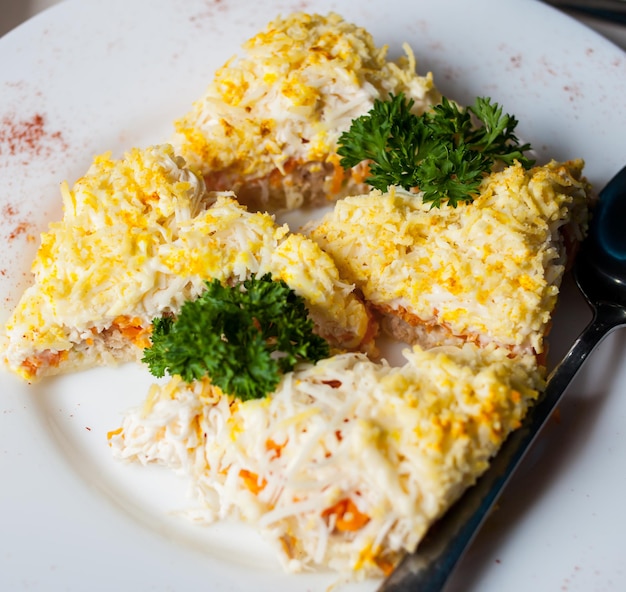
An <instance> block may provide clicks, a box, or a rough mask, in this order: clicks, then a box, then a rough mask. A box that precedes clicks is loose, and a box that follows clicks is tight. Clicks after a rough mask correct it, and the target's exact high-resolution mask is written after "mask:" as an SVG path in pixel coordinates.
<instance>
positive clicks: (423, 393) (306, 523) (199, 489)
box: [109, 344, 543, 577]
mask: <svg viewBox="0 0 626 592" xmlns="http://www.w3.org/2000/svg"><path fill="white" fill-rule="evenodd" d="M404 355H405V357H406V363H405V364H404V365H403V366H400V367H391V366H389V365H387V364H385V363H382V364H376V363H373V362H372V361H370V360H368V359H367V358H366V357H365V356H364V355H363V354H355V353H348V354H342V355H336V356H333V357H331V358H328V359H326V360H323V361H321V362H318V363H317V364H316V365H314V366H313V365H301V366H299V367H297V368H296V370H295V371H294V372H291V373H288V374H286V375H285V376H284V377H283V380H282V382H281V383H280V385H279V387H278V388H277V390H276V392H274V393H273V394H271V395H270V396H269V397H268V398H267V399H261V400H254V401H246V402H240V401H237V400H233V399H232V398H230V397H227V396H225V395H224V394H222V392H221V391H220V390H219V388H217V387H214V386H213V385H211V384H210V382H209V381H208V380H204V381H197V382H195V383H192V384H186V383H184V382H183V381H182V380H181V379H180V378H179V377H174V378H172V379H171V380H170V381H168V382H166V383H164V384H160V385H153V386H152V387H151V390H150V392H149V395H148V397H147V399H146V401H145V403H144V405H143V406H142V407H139V408H136V409H132V410H130V411H129V412H128V413H127V414H126V415H125V417H124V419H123V422H122V426H121V427H120V429H117V430H115V431H113V432H111V433H110V434H109V443H110V446H111V448H112V451H113V454H114V456H115V457H116V458H119V459H124V460H126V461H129V462H139V463H142V464H148V463H160V464H162V465H165V466H167V467H169V468H171V469H174V470H175V471H177V472H179V473H181V474H183V475H185V476H186V477H188V478H189V479H190V480H191V483H192V485H193V491H194V495H195V497H196V498H197V500H198V502H199V509H196V510H194V511H193V512H192V514H193V516H194V519H202V520H206V521H208V522H210V521H213V520H218V519H225V518H234V519H242V520H245V521H248V522H250V523H252V524H254V525H255V526H256V527H258V528H259V530H260V531H261V533H262V534H263V536H264V537H266V538H267V540H268V541H270V542H271V544H272V545H273V546H274V547H275V548H276V549H277V551H278V554H279V556H280V558H281V560H282V562H283V565H284V567H285V568H286V569H287V570H290V571H300V570H305V569H310V568H311V567H315V566H325V567H330V568H331V569H335V570H337V571H340V572H354V573H352V575H353V576H356V577H358V576H359V575H360V576H370V575H381V574H383V573H388V572H389V570H390V569H391V568H392V567H393V565H395V563H396V562H397V560H398V559H399V557H400V556H401V554H402V553H403V552H404V551H411V550H413V549H414V548H415V546H416V545H417V543H418V542H419V540H420V539H421V538H422V536H423V535H424V534H425V532H426V530H427V529H428V527H429V526H430V525H431V524H432V523H433V522H434V521H435V520H436V519H437V518H438V517H439V516H441V515H442V513H443V512H445V510H446V509H447V508H448V507H449V506H450V505H451V504H452V503H453V502H454V501H455V500H456V499H457V498H458V497H459V496H460V494H461V493H462V492H463V491H464V489H465V488H466V487H468V486H469V485H471V484H472V483H473V482H474V480H475V479H476V478H477V477H478V476H479V475H480V474H481V473H482V472H483V471H484V470H485V469H486V468H487V466H488V463H489V459H490V457H491V456H492V455H493V454H494V453H495V452H496V451H497V449H498V447H499V446H500V444H501V443H502V442H503V440H504V439H505V438H506V436H507V435H508V434H509V432H511V431H512V430H513V429H515V428H517V427H518V426H519V424H520V421H521V419H522V417H523V416H524V414H525V412H526V409H527V407H528V405H529V404H532V402H533V401H534V400H535V398H536V397H537V394H538V389H540V388H541V387H542V384H543V383H542V379H541V372H540V370H539V369H538V368H537V364H536V359H535V357H534V356H532V355H527V356H519V357H516V358H515V359H511V358H510V356H509V355H508V352H507V351H506V350H505V349H503V348H498V347H495V346H488V347H486V348H479V347H478V346H476V345H474V344H465V345H464V346H463V347H443V348H435V349H431V350H422V349H421V348H419V347H417V346H416V347H414V348H413V349H412V350H407V351H406V352H405V354H404Z"/></svg>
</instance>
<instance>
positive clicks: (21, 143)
mask: <svg viewBox="0 0 626 592" xmlns="http://www.w3.org/2000/svg"><path fill="white" fill-rule="evenodd" d="M65 148H67V144H66V143H65V140H64V139H63V135H62V134H61V132H59V131H55V132H50V131H49V130H48V129H47V128H46V119H45V117H44V115H42V114H40V113H35V114H34V115H33V116H32V117H30V118H28V119H16V118H14V117H11V116H9V115H5V116H4V117H3V118H2V121H1V122H0V154H10V155H12V156H15V155H28V156H50V155H51V154H53V153H54V152H56V151H58V150H60V149H61V150H62V149H65Z"/></svg>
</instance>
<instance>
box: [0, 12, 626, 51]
mask: <svg viewBox="0 0 626 592" xmlns="http://www.w3.org/2000/svg"><path fill="white" fill-rule="evenodd" d="M63 1H65V0H0V37H1V36H2V35H4V34H5V33H7V32H9V31H10V30H11V29H13V28H15V27H17V26H18V25H19V24H20V23H22V22H24V21H25V20H27V19H29V18H30V17H32V16H34V15H36V14H37V13H39V12H41V11H42V10H45V9H47V8H50V7H51V6H54V5H55V4H58V3H59V2H63ZM84 1H86V2H89V1H92V2H93V1H98V0H84ZM100 1H106V0H100ZM519 1H520V2H522V1H528V0H519ZM549 3H550V4H554V5H558V6H559V7H560V8H562V9H563V10H564V11H565V12H567V13H568V14H570V15H572V16H574V17H575V18H578V19H579V20H581V21H583V22H584V23H585V24H587V25H588V26H590V27H591V28H593V29H595V30H596V31H598V32H599V33H601V34H602V35H604V36H605V37H607V38H608V39H610V40H611V41H613V42H614V43H616V44H617V45H619V46H620V47H622V48H623V49H626V25H625V24H620V22H618V21H617V20H613V21H611V20H607V19H600V18H597V17H594V16H590V15H589V14H587V13H585V12H582V11H580V10H574V9H573V8H572V7H575V6H579V7H580V5H589V6H591V7H592V10H596V9H599V8H604V7H607V6H608V7H609V8H615V7H616V8H617V10H619V12H620V13H621V15H622V23H623V22H624V18H625V17H626V0H549Z"/></svg>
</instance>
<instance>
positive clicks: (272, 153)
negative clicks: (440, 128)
mask: <svg viewBox="0 0 626 592" xmlns="http://www.w3.org/2000/svg"><path fill="white" fill-rule="evenodd" d="M404 48H405V51H406V54H407V55H406V57H403V58H400V59H399V60H397V61H388V60H387V59H386V53H387V48H386V47H380V48H379V47H376V45H375V44H374V41H373V38H372V36H371V35H370V33H368V32H367V31H366V30H365V29H363V28H361V27H358V26H356V25H354V24H352V23H349V22H346V21H345V20H343V19H342V18H341V17H340V16H339V15H337V14H334V13H331V14H329V15H327V16H322V15H318V14H306V13H293V14H290V15H289V16H287V17H284V18H277V19H276V20H274V21H272V22H271V23H269V25H268V26H267V28H266V29H265V30H264V31H262V32H260V33H259V34H258V35H256V36H254V37H253V38H251V39H249V40H248V41H247V42H246V43H245V44H244V46H243V49H244V53H243V55H241V56H233V57H232V58H231V59H230V60H228V61H227V62H226V63H225V64H224V66H223V67H222V68H220V69H219V70H218V71H217V72H216V74H215V77H214V80H213V81H212V82H211V84H210V85H209V87H208V89H207V90H206V92H205V94H204V96H203V97H201V98H200V99H199V100H197V101H196V102H195V103H194V104H193V107H192V109H191V110H190V112H189V113H187V114H186V115H185V116H184V117H182V118H181V119H179V120H178V121H177V122H176V123H175V127H176V134H175V136H174V138H173V140H172V142H173V144H174V145H175V146H176V148H177V150H178V151H179V152H180V153H181V154H182V155H183V156H184V157H185V159H186V160H187V161H188V162H189V163H190V165H191V166H192V168H194V170H197V171H199V173H200V174H202V175H205V176H207V179H208V180H210V181H209V186H210V188H213V186H212V184H213V183H216V184H217V187H216V188H223V187H224V186H225V185H226V186H229V187H231V188H232V183H233V179H238V180H241V178H245V177H249V178H259V177H265V176H267V175H269V174H270V173H272V172H273V171H276V172H278V173H279V174H278V176H277V177H276V178H272V179H269V182H270V183H272V182H277V179H279V178H280V177H281V176H283V175H286V174H287V173H288V172H289V171H290V170H291V169H292V168H293V167H294V166H298V165H302V164H303V163H308V162H318V163H324V162H329V161H330V162H333V163H334V164H335V165H336V166H337V167H338V160H339V159H338V157H337V154H336V147H337V139H338V138H339V135H340V134H341V132H342V131H344V130H347V129H348V128H349V127H350V123H351V121H352V120H353V119H354V118H356V117H358V116H360V115H363V114H365V113H367V112H368V111H369V110H370V109H371V108H372V106H373V103H374V100H375V99H377V98H382V99H386V98H388V96H389V93H394V94H398V93H400V92H404V93H405V95H406V96H407V97H410V98H413V99H414V100H415V107H414V109H415V110H416V112H418V113H421V112H423V111H424V110H425V109H426V108H427V107H429V106H430V105H431V104H433V103H436V102H438V101H439V100H440V95H439V93H438V92H437V91H436V89H435V88H434V85H433V80H432V75H431V74H428V75H426V76H419V75H417V74H416V72H415V58H414V56H413V53H412V51H411V49H410V47H409V46H408V45H405V46H404ZM218 173H222V174H223V178H221V179H220V175H219V174H218ZM229 183H230V185H229ZM328 189H329V191H330V187H329V188H328ZM335 189H336V191H335V193H337V191H338V190H339V187H335ZM291 190H292V192H293V193H294V196H292V198H291V199H292V201H291V203H288V204H287V205H288V207H289V208H292V207H296V206H298V205H300V203H301V202H300V201H299V200H298V198H297V196H296V194H297V193H298V187H292V188H291Z"/></svg>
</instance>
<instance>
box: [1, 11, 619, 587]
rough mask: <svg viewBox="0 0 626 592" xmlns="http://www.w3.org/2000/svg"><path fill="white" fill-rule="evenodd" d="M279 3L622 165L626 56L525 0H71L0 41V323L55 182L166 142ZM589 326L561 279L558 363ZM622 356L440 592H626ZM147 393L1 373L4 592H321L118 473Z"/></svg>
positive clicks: (609, 169) (572, 404)
mask: <svg viewBox="0 0 626 592" xmlns="http://www.w3.org/2000/svg"><path fill="white" fill-rule="evenodd" d="M293 9H305V10H309V11H312V10H317V11H320V12H325V11H326V10H328V9H334V10H336V11H337V12H340V13H341V14H343V15H344V16H345V17H346V18H348V19H350V20H353V21H355V22H357V23H359V24H361V25H363V26H365V27H367V28H368V29H369V30H370V31H371V32H372V33H373V34H374V36H375V38H376V40H377V42H378V43H380V44H382V43H388V44H389V45H390V53H391V54H392V55H395V54H398V53H399V51H400V50H399V46H400V44H401V43H402V42H403V41H405V40H406V41H408V42H409V43H410V44H411V45H412V46H413V48H414V49H415V51H416V54H417V55H418V57H419V70H420V71H422V72H424V71H426V70H428V69H430V70H432V71H433V72H434V75H435V80H436V82H437V84H438V85H439V87H440V88H441V89H442V90H444V91H445V92H446V93H448V94H450V95H451V96H454V97H455V98H457V99H459V100H461V101H470V100H472V99H473V98H474V97H475V96H477V95H489V96H491V97H493V98H494V99H496V100H497V101H499V102H501V103H502V104H503V105H504V106H505V109H506V110H507V111H508V112H512V113H514V114H515V115H516V116H517V117H518V118H519V119H520V121H521V123H520V127H519V132H520V134H521V135H522V136H523V138H524V140H528V141H530V142H532V144H533V145H534V146H535V148H536V149H537V151H538V152H539V155H540V157H541V158H548V157H554V158H558V159H565V158H570V157H577V156H582V157H584V158H585V159H586V162H587V174H588V176H589V178H590V180H591V181H592V182H593V183H594V184H595V185H596V186H597V187H598V188H600V187H601V186H602V185H603V183H604V182H605V181H606V180H607V179H608V178H609V177H610V176H611V175H612V174H613V173H614V172H616V171H617V170H618V169H619V168H620V167H621V166H622V165H623V164H624V163H626V141H625V138H626V109H624V103H625V99H624V97H626V55H625V54H624V53H623V52H622V51H621V50H620V49H618V48H617V47H616V46H614V45H612V44H611V43H609V42H608V41H606V40H605V39H603V38H601V37H600V36H599V35H597V34H596V33H594V32H592V31H590V30H589V29H587V28H585V27H583V26H582V25H580V24H579V23H577V22H575V21H573V20H571V19H569V18H568V17H565V16H563V15H562V14H560V13H558V12H557V11H555V10H553V9H551V8H548V7H546V6H544V5H541V4H539V3H536V2H534V1H531V0H473V2H471V3H469V2H464V1H463V0H456V1H455V0H411V1H409V0H405V1H401V0H398V1H396V2H393V1H392V2H383V1H382V0H358V1H357V0H345V1H339V0H337V1H332V0H318V1H316V2H312V1H310V2H307V1H306V0H269V1H266V2H257V3H249V2H248V1H247V0H135V1H134V2H128V1H126V0H109V1H107V2H97V1H84V0H83V1H78V0H76V1H74V0H68V1H66V2H62V3H61V4H59V5H58V6H56V7H55V8H53V9H51V10H48V11H45V12H43V13H42V14H40V15H39V16H37V17H36V18H34V19H32V20H30V21H28V22H27V23H26V24H24V25H22V26H20V27H18V28H17V29H15V30H14V31H12V32H10V33H8V34H7V35H5V36H4V37H2V38H0V212H1V213H2V215H1V216H0V244H2V245H3V246H2V247H0V303H1V306H2V309H1V313H0V315H1V316H0V322H1V321H3V320H4V319H5V318H6V317H7V316H8V314H9V311H10V309H11V307H12V306H13V305H14V303H15V302H16V299H17V297H18V296H19V294H20V292H21V291H22V290H23V289H24V287H25V286H26V285H27V284H28V282H29V275H28V267H29V264H30V261H31V260H32V258H33V256H34V253H35V250H36V247H37V242H38V233H39V232H40V231H42V230H43V229H45V227H46V225H47V223H48V221H50V220H52V219H55V218H58V217H59V216H60V213H61V212H60V201H61V200H60V193H59V191H58V185H59V183H60V182H61V181H62V180H64V179H67V180H68V181H69V182H70V183H71V182H73V181H74V180H75V179H76V178H77V177H78V176H80V175H81V174H82V173H83V172H84V171H85V170H86V168H87V166H88V165H89V163H90V162H91V159H92V156H93V155H94V154H96V153H100V152H103V151H106V150H112V151H113V153H114V154H116V155H119V154H121V153H122V152H123V151H124V150H125V149H126V148H129V147H131V146H134V145H146V144H149V143H153V142H158V141H162V140H164V139H166V138H167V136H168V135H169V133H170V130H171V122H172V120H173V119H174V118H175V117H177V116H179V115H181V114H182V113H184V112H185V111H186V110H187V108H188V107H189V105H190V103H191V101H192V100H194V99H195V98H196V97H198V96H199V95H200V93H201V92H202V91H203V90H204V88H205V86H206V84H207V83H208V81H209V80H210V78H211V76H212V73H213V71H214V69H215V68H216V67H217V66H219V65H221V63H222V62H223V61H224V60H225V59H226V58H227V57H229V56H230V55H231V54H233V53H234V52H236V51H237V50H238V47H239V45H240V43H241V42H243V41H244V40H245V39H246V38H247V37H249V36H250V35H251V34H253V33H255V32H256V31H257V30H258V29H259V28H261V27H262V26H263V25H264V24H265V22H266V21H268V20H269V19H270V18H272V17H273V16H275V15H276V14H278V13H286V12H289V11H291V10H293ZM16 131H18V132H20V131H21V132H23V134H25V135H22V137H21V139H19V138H17V137H16V135H15V132H16ZM588 317H589V315H588V312H587V309H586V308H585V306H584V304H583V303H582V301H581V299H580V297H579V296H578V295H577V293H576V290H575V289H574V287H573V286H572V284H571V282H570V281H568V282H566V285H565V286H564V294H563V299H562V306H561V309H560V310H559V313H558V315H557V319H556V323H555V328H554V333H553V346H552V348H553V349H552V352H553V359H557V358H558V357H559V356H560V355H562V354H563V353H564V351H565V350H566V348H567V346H568V344H569V343H571V342H572V340H573V339H574V337H575V336H576V334H577V333H578V331H579V330H580V329H581V328H582V326H583V325H584V323H585V322H586V320H587V319H588ZM625 356H626V332H624V331H622V332H616V333H614V334H613V335H611V336H610V337H609V338H608V339H607V340H606V342H605V343H603V345H602V346H601V348H600V350H599V351H598V352H597V353H596V355H595V356H594V357H593V358H592V360H591V361H590V362H589V363H588V365H587V366H586V367H585V368H584V369H583V371H582V373H581V374H580V375H579V377H578V378H577V380H576V381H575V382H574V383H573V384H572V386H571V388H570V389H569V391H568V393H567V395H566V398H565V400H564V402H563V403H562V405H561V406H560V414H559V416H558V418H555V419H554V420H551V421H550V423H549V425H548V426H547V428H546V429H545V430H544V433H543V434H542V436H541V437H540V439H539V440H538V442H537V444H536V445H535V446H534V448H533V449H532V451H531V452H530V454H529V456H528V458H527V460H526V462H525V463H524V465H523V466H522V467H521V469H520V471H519V472H518V474H517V475H516V476H515V478H514V479H513V482H512V483H511V484H510V486H509V488H508V489H507V491H506V492H505V494H504V495H503V497H502V499H501V502H500V503H499V506H498V509H497V510H496V511H495V512H494V513H493V514H492V516H491V517H490V518H489V520H488V521H487V523H486V525H485V527H484V528H483V530H482V531H481V533H480V535H479V536H478V538H477V540H476V542H475V544H474V545H473V546H472V548H471V549H470V551H469V553H468V555H467V556H466V558H465V559H464V560H463V562H462V564H461V565H460V567H459V569H458V572H457V573H456V575H455V577H454V579H453V581H452V583H451V585H450V592H461V591H473V592H477V591H480V592H500V591H501V590H507V592H525V591H527V590H529V589H532V590H535V591H538V592H539V591H544V590H545V591H555V590H557V591H558V590H567V591H568V592H574V591H580V592H583V591H584V592H588V591H608V590H615V591H621V590H626V567H625V562H624V557H625V552H624V545H625V535H624V531H625V527H626V510H625V509H624V504H623V499H624V491H626V471H624V468H623V467H624V460H625V459H626V430H625V429H624V425H625V424H626V364H624V361H625V360H626V357H625ZM148 382H149V377H148V376H147V375H146V373H145V371H143V370H142V369H139V368H135V367H124V368H121V369H99V370H94V371H89V372H85V373H82V374H78V375H75V376H68V377H63V378H58V379H52V380H47V381H44V382H42V383H41V384H39V385H36V386H29V385H26V384H23V383H21V382H20V381H19V380H17V379H16V378H14V377H13V376H10V375H8V374H7V373H5V372H0V479H1V481H0V590H2V591H22V590H23V591H26V590H36V591H44V590H45V591H57V590H67V591H82V590H92V591H99V590H121V591H125V590H131V589H132V590H142V591H143V590H154V591H187V590H191V589H196V588H198V589H203V590H211V591H219V592H222V591H223V592H226V591H227V590H228V591H231V590H250V589H252V590H255V591H272V592H282V591H290V592H292V591H303V592H304V591H318V590H325V589H326V587H327V585H329V584H330V583H332V582H333V581H334V578H333V576H330V575H328V574H321V575H299V576H294V575H285V574H283V573H281V571H280V569H279V568H278V566H277V563H276V562H275V560H274V559H273V558H272V556H271V554H270V553H269V552H268V550H267V549H265V548H264V547H263V545H262V544H261V543H260V542H259V541H258V539H257V537H256V535H254V533H251V532H250V531H248V530H246V529H243V528H235V527H233V526H229V525H218V526H216V527H215V528H210V529H206V528H198V527H194V526H191V525H189V524H187V523H186V522H185V521H184V520H182V519H181V518H180V517H178V516H176V512H177V511H178V510H180V509H183V508H185V507H186V499H185V484H184V482H182V481H181V480H179V479H177V478H176V477H175V476H173V475H172V474H170V473H169V472H167V471H161V470H159V469H156V468H154V469H151V470H147V469H140V468H136V467H129V466H124V465H120V464H118V463H115V462H114V461H113V460H112V459H111V458H110V456H109V454H108V449H107V445H106V438H105V435H106V432H107V431H108V430H110V429H113V428H115V427H117V425H118V423H119V420H120V416H121V413H122V411H123V410H124V409H126V408H127V407H129V406H130V405H132V404H134V403H136V402H138V401H140V400H141V399H142V398H143V395H144V392H145V386H146V384H147V383H148ZM345 589H346V590H351V591H352V590H354V591H355V592H357V591H358V592H362V591H366V590H374V589H375V582H367V583H363V584H359V585H352V586H348V587H346V588H345Z"/></svg>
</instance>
